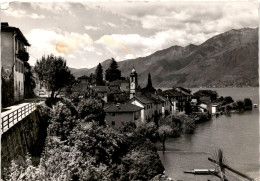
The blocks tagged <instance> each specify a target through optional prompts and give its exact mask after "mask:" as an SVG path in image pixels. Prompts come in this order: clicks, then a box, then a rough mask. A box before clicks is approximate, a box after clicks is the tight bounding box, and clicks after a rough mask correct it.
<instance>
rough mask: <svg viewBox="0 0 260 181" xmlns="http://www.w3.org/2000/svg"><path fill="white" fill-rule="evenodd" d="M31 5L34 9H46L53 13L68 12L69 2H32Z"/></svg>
mask: <svg viewBox="0 0 260 181" xmlns="http://www.w3.org/2000/svg"><path fill="white" fill-rule="evenodd" d="M31 6H32V8H33V9H34V10H39V9H42V10H46V11H49V12H52V13H55V14H59V13H62V12H68V11H69V10H70V9H71V3H68V2H67V3H61V2H60V3H59V2H33V3H31Z"/></svg>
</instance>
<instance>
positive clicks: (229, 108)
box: [225, 104, 232, 113]
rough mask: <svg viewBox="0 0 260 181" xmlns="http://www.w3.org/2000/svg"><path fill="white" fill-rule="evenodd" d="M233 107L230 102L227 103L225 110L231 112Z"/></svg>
mask: <svg viewBox="0 0 260 181" xmlns="http://www.w3.org/2000/svg"><path fill="white" fill-rule="evenodd" d="M231 109H232V107H231V105H230V104H227V105H226V106H225V112H226V113H229V112H230V111H231Z"/></svg>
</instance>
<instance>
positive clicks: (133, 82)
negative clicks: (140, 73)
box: [130, 67, 138, 99]
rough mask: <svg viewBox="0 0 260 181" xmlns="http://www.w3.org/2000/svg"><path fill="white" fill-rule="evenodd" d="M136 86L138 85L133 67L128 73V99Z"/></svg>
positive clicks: (133, 93)
mask: <svg viewBox="0 0 260 181" xmlns="http://www.w3.org/2000/svg"><path fill="white" fill-rule="evenodd" d="M137 86H138V79H137V73H136V70H135V68H134V67H133V69H132V72H131V74H130V99H131V98H133V97H134V95H135V93H136V88H137Z"/></svg>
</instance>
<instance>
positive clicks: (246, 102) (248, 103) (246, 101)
mask: <svg viewBox="0 0 260 181" xmlns="http://www.w3.org/2000/svg"><path fill="white" fill-rule="evenodd" d="M244 106H245V110H252V107H253V103H252V101H251V99H249V98H245V99H244Z"/></svg>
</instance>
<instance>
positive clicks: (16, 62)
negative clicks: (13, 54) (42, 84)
mask: <svg viewBox="0 0 260 181" xmlns="http://www.w3.org/2000/svg"><path fill="white" fill-rule="evenodd" d="M17 67H18V61H17V60H15V71H17Z"/></svg>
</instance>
